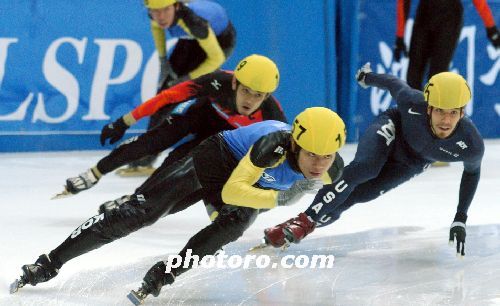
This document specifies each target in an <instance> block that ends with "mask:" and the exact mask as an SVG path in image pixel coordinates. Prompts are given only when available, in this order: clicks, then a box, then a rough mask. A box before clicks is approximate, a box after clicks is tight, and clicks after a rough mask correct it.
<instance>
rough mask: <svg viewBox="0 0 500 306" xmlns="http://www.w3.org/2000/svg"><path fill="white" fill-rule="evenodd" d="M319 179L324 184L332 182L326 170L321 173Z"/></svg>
mask: <svg viewBox="0 0 500 306" xmlns="http://www.w3.org/2000/svg"><path fill="white" fill-rule="evenodd" d="M321 180H322V181H323V184H324V185H329V184H331V183H332V178H331V177H330V175H329V174H328V171H325V173H324V174H323V176H322V177H321Z"/></svg>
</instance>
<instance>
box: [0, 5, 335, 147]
mask: <svg viewBox="0 0 500 306" xmlns="http://www.w3.org/2000/svg"><path fill="white" fill-rule="evenodd" d="M218 2H219V3H221V4H222V5H223V6H224V7H226V9H227V12H228V15H229V17H230V18H231V20H232V22H233V24H234V26H235V28H236V30H237V46H236V49H235V52H234V54H233V55H232V57H231V58H230V59H229V60H228V62H227V63H226V64H225V65H224V66H223V68H225V69H231V70H232V69H233V68H234V67H235V66H236V63H237V62H238V61H239V60H240V59H241V58H243V57H245V56H247V55H249V54H251V53H259V54H264V55H267V56H269V57H270V58H272V59H273V60H275V61H276V63H277V64H278V66H279V69H280V72H281V80H280V87H279V89H278V90H277V92H276V93H275V95H276V97H277V98H278V100H279V101H280V102H281V103H282V105H283V107H284V109H285V111H286V114H287V116H288V118H289V119H290V120H291V119H293V117H294V116H295V115H296V114H298V113H299V112H300V111H301V110H302V109H303V108H304V107H307V106H313V105H324V106H328V107H330V108H332V109H336V108H337V104H336V101H335V95H336V62H337V61H336V57H335V33H336V31H335V1H332V0H323V1H304V2H302V1H297V2H294V3H293V5H291V4H290V3H289V2H288V1H267V0H266V1H263V0H254V1H232V0H231V1H229V0H227V1H222V0H221V1H218ZM142 3H143V2H142V0H141V1H139V0H129V1H123V0H120V1H118V0H110V1H98V0H86V1H50V0H49V1H34V0H32V1H10V0H0V11H1V12H2V18H0V86H1V92H0V102H1V103H0V139H1V140H0V151H3V152H8V151H20V150H26V151H31V150H34V151H38V150H79V149H100V148H101V147H100V145H99V144H98V140H97V138H96V139H94V136H95V137H98V135H97V134H96V131H100V129H101V128H102V126H103V125H104V124H106V123H107V122H109V121H110V120H115V119H117V118H118V117H119V116H120V115H122V114H124V113H126V112H127V111H129V110H131V109H133V108H134V107H135V106H137V105H138V104H139V103H140V102H141V101H144V100H145V99H147V98H149V97H151V96H153V95H154V93H155V83H156V77H157V75H158V64H157V62H156V54H155V53H154V51H155V50H154V45H153V40H152V37H151V33H150V29H149V19H148V17H147V12H146V9H145V8H144V7H143V5H142ZM2 56H3V57H2ZM3 71H4V72H5V73H1V72H3ZM146 121H147V119H146V120H141V122H140V124H139V126H137V128H139V129H141V128H142V129H144V128H145V126H146ZM134 128H136V127H134ZM37 133H38V134H40V136H38V137H37V136H35V135H34V134H37ZM58 133H60V134H59V135H58ZM47 134H50V135H47ZM80 141H81V143H80Z"/></svg>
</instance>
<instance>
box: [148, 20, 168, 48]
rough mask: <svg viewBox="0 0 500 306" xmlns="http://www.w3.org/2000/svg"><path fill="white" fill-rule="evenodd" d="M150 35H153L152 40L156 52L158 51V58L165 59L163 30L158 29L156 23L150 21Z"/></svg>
mask: <svg viewBox="0 0 500 306" xmlns="http://www.w3.org/2000/svg"><path fill="white" fill-rule="evenodd" d="M151 34H153V40H154V41H155V47H156V50H158V56H159V57H165V56H166V55H167V49H166V47H165V40H166V38H165V30H163V29H162V28H160V26H158V24H157V23H156V21H153V20H152V21H151Z"/></svg>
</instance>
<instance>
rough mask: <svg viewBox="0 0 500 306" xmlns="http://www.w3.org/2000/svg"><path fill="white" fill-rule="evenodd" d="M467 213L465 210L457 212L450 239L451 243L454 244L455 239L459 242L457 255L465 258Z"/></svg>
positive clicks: (451, 227)
mask: <svg viewBox="0 0 500 306" xmlns="http://www.w3.org/2000/svg"><path fill="white" fill-rule="evenodd" d="M466 221H467V215H466V214H465V213H463V212H457V214H456V215H455V219H454V220H453V223H452V224H451V226H450V239H449V244H450V245H453V242H454V240H456V242H457V257H460V258H463V257H464V256H465V236H466V230H465V222H466Z"/></svg>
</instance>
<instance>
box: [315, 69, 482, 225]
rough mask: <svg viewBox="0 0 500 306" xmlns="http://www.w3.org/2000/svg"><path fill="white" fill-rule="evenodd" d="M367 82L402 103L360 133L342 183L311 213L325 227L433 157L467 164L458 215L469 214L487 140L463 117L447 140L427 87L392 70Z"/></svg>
mask: <svg viewBox="0 0 500 306" xmlns="http://www.w3.org/2000/svg"><path fill="white" fill-rule="evenodd" d="M365 82H366V84H367V85H370V86H375V87H378V88H381V89H386V90H389V92H390V93H391V95H392V97H393V98H394V99H395V100H396V102H397V107H396V108H393V109H389V110H387V111H386V112H384V113H382V114H381V115H380V116H378V117H377V119H375V121H374V122H373V123H372V124H371V125H370V126H369V127H368V129H367V130H366V132H365V133H364V135H363V136H362V137H361V139H360V141H359V144H358V148H357V152H356V155H355V157H354V160H353V161H352V162H351V163H350V164H349V165H348V166H346V167H345V168H344V173H343V176H342V178H341V179H340V180H339V182H338V183H336V184H332V185H325V187H324V188H323V189H321V190H320V191H319V192H318V194H317V195H316V197H315V199H314V201H313V203H312V204H311V206H309V208H308V209H307V210H306V214H307V215H308V216H310V217H312V218H313V220H314V221H316V222H317V225H318V226H325V225H327V224H330V223H332V222H334V221H335V220H337V219H338V218H339V217H340V215H341V213H342V212H344V211H345V210H347V209H348V208H350V207H351V206H352V205H354V204H356V203H363V202H368V201H371V200H373V199H375V198H377V197H378V196H380V195H382V194H383V193H385V192H387V191H389V190H390V189H392V188H394V187H396V186H398V185H400V184H401V183H403V182H406V181H408V180H409V179H411V178H412V177H414V176H416V175H418V174H420V173H422V172H423V171H424V170H425V169H426V168H427V167H428V165H429V164H430V163H432V162H434V161H438V160H439V161H445V162H459V161H461V162H463V165H464V171H463V174H462V180H461V183H460V195H459V202H458V207H457V214H459V213H460V214H463V215H464V216H465V217H466V216H467V210H468V208H469V206H470V204H471V202H472V199H473V197H474V194H475V192H476V187H477V184H478V182H479V176H480V171H481V160H482V157H483V153H484V143H483V139H482V137H481V135H480V134H479V132H478V130H477V128H476V126H475V125H474V124H473V123H472V121H471V120H470V119H469V118H467V117H463V118H462V119H461V120H460V121H459V122H458V125H457V127H456V129H455V131H454V132H453V133H452V134H451V135H450V137H448V138H446V139H439V138H437V137H436V136H434V134H433V132H432V130H431V127H430V117H429V116H428V115H427V102H426V101H425V100H424V95H423V92H422V91H419V90H416V89H412V88H411V87H409V86H408V85H407V84H406V83H405V82H403V81H401V80H399V79H398V78H396V77H394V76H392V75H388V74H375V73H369V74H367V75H366V79H365Z"/></svg>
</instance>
